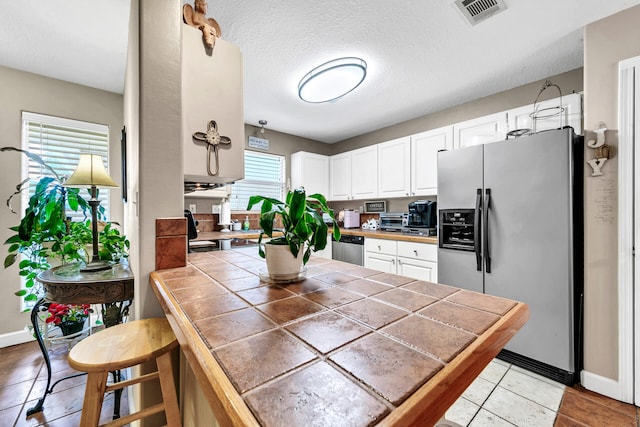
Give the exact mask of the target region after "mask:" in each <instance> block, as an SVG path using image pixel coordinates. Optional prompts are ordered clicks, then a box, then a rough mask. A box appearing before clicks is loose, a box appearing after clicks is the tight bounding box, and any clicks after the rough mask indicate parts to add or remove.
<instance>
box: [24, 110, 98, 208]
mask: <svg viewBox="0 0 640 427" xmlns="http://www.w3.org/2000/svg"><path fill="white" fill-rule="evenodd" d="M22 148H23V149H24V150H28V151H30V152H32V153H35V154H37V155H39V156H40V157H42V159H43V160H44V161H45V163H47V164H48V165H49V166H51V167H52V168H53V169H54V170H55V171H56V172H57V173H58V174H59V175H60V176H62V177H65V178H68V177H69V176H71V174H72V173H73V171H74V170H75V169H76V166H77V165H78V160H79V158H80V154H99V155H100V156H102V159H103V161H104V163H105V168H106V169H107V171H108V170H109V128H108V127H107V126H105V125H100V124H95V123H87V122H81V121H77V120H70V119H63V118H60V117H53V116H45V115H42V114H34V113H27V112H23V113H22ZM25 159H26V157H25ZM25 162H26V163H25V164H26V165H27V167H25V168H23V177H22V179H26V178H30V180H31V182H36V181H37V180H39V179H40V178H41V177H43V176H52V173H51V172H50V171H49V170H47V169H46V168H44V167H43V166H41V165H39V164H38V163H36V162H33V161H30V160H29V161H27V160H25ZM33 191H34V188H33V186H32V187H31V188H30V189H29V196H30V195H31V194H33ZM80 194H81V195H82V196H83V197H84V198H85V199H87V200H88V199H89V197H90V196H89V193H88V192H84V191H81V193H80ZM25 197H28V195H25ZM98 198H99V199H100V206H101V207H104V209H105V215H106V217H107V218H109V190H106V189H100V191H99V195H98ZM69 215H70V216H71V217H72V218H73V219H74V220H76V219H77V220H82V219H83V217H82V215H81V214H78V213H75V212H73V211H71V210H70V211H69Z"/></svg>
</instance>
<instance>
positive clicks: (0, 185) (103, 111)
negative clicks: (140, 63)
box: [0, 66, 123, 342]
mask: <svg viewBox="0 0 640 427" xmlns="http://www.w3.org/2000/svg"><path fill="white" fill-rule="evenodd" d="M0 94H2V95H1V96H0V135H2V143H1V144H0V146H13V147H18V148H19V147H21V144H22V142H21V141H22V140H21V128H22V118H21V113H22V111H29V112H33V113H41V114H48V115H52V116H58V117H65V118H70V119H75V120H83V121H88V122H94V123H101V124H105V125H107V126H109V135H110V141H109V143H110V159H109V164H110V169H109V172H110V175H111V177H112V178H113V179H114V180H115V181H116V182H117V183H120V180H121V174H120V129H121V128H122V123H123V119H122V114H123V113H122V95H118V94H115V93H111V92H105V91H101V90H97V89H91V88H88V87H85V86H80V85H76V84H72V83H67V82H64V81H61V80H55V79H50V78H47V77H42V76H38V75H35V74H31V73H25V72H22V71H18V70H14V69H11V68H6V67H1V66H0ZM21 161H22V157H21V155H19V154H18V153H11V152H9V153H1V154H0V170H2V173H1V174H0V199H2V207H0V224H2V226H1V227H0V240H2V242H4V241H5V240H6V239H7V238H8V237H9V235H10V233H11V232H10V231H9V230H8V227H10V226H13V225H17V224H18V222H19V221H20V217H18V216H17V215H14V214H12V213H11V212H10V211H9V209H8V208H6V207H5V206H4V201H5V200H6V199H7V198H8V197H9V196H10V195H11V193H13V192H14V191H15V187H16V185H17V184H19V183H20V181H22V179H21ZM120 194H121V193H120V190H119V189H116V190H114V191H112V193H111V201H110V202H111V209H112V217H111V219H112V220H113V221H118V222H120V223H122V222H123V217H122V201H121V198H120ZM19 202H20V201H19V198H17V199H15V200H13V202H12V205H13V206H14V209H16V211H18V208H20V203H19ZM20 211H22V209H20ZM6 248H7V247H6V246H4V247H3V251H2V254H3V255H2V259H4V257H5V255H6V251H5V249H6ZM0 284H1V285H0V312H1V313H2V317H1V321H0V338H2V335H3V334H8V333H12V332H16V331H21V330H22V328H23V327H24V326H25V325H26V324H27V323H28V315H27V314H22V315H19V314H18V313H19V311H20V299H19V298H18V297H16V296H14V295H13V293H14V292H15V291H17V290H18V289H20V280H19V277H18V269H17V268H16V266H15V265H14V266H12V267H11V268H9V269H5V268H0ZM0 342H1V341H0Z"/></svg>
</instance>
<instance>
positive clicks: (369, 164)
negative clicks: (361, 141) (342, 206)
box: [351, 145, 378, 199]
mask: <svg viewBox="0 0 640 427" xmlns="http://www.w3.org/2000/svg"><path fill="white" fill-rule="evenodd" d="M351 196H352V198H353V199H367V198H372V197H378V147H377V146H376V145H371V146H369V147H364V148H360V149H358V150H353V151H351Z"/></svg>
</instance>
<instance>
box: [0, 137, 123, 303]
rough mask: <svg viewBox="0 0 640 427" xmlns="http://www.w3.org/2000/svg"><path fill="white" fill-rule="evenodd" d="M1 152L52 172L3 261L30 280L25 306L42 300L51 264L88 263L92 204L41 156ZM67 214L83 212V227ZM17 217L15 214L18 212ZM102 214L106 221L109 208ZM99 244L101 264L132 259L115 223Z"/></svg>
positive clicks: (42, 180) (37, 191) (32, 201)
mask: <svg viewBox="0 0 640 427" xmlns="http://www.w3.org/2000/svg"><path fill="white" fill-rule="evenodd" d="M0 151H17V152H21V153H23V154H25V155H26V156H27V157H28V158H29V159H30V160H32V161H35V162H37V163H39V164H41V165H42V166H44V167H45V168H46V169H47V170H49V171H50V173H51V175H52V176H43V177H42V178H40V179H39V180H38V182H37V183H36V185H35V190H34V193H33V195H32V196H31V197H30V198H29V202H28V204H27V206H26V208H25V210H24V215H23V216H22V218H21V219H20V222H19V224H18V225H16V226H13V227H10V229H11V230H12V231H14V232H15V234H14V235H12V236H10V237H9V238H8V239H7V240H6V241H5V244H6V245H9V249H8V254H7V256H6V258H5V259H4V267H5V268H8V267H9V266H11V265H13V264H15V262H16V261H18V260H19V259H20V256H22V259H21V260H20V261H19V264H18V266H19V274H20V276H22V277H24V279H25V289H21V290H19V291H17V292H16V295H18V296H21V297H23V298H24V300H25V301H36V300H37V299H38V298H39V297H40V296H42V289H41V286H39V284H38V282H37V280H36V277H37V275H38V274H39V273H40V272H42V271H44V270H47V269H49V268H51V266H52V264H62V265H64V264H70V263H73V262H77V263H80V262H88V261H89V253H88V251H87V250H86V247H87V245H90V244H91V242H92V229H91V221H90V220H88V219H87V214H86V211H87V209H88V207H89V204H88V202H87V201H86V200H85V199H84V198H83V197H82V196H81V195H80V190H79V189H77V188H66V187H64V185H63V183H62V182H63V177H61V176H60V175H59V174H58V173H57V172H56V171H55V170H54V169H53V168H51V167H50V166H49V165H48V164H47V163H46V162H45V161H44V160H42V158H41V157H40V156H38V155H37V154H33V153H30V152H28V151H25V150H20V149H18V148H14V147H2V148H1V149H0ZM27 182H28V181H26V180H25V181H23V182H21V183H20V184H18V185H17V186H16V192H15V193H13V194H12V195H11V197H9V199H8V200H7V206H8V207H9V208H10V209H11V200H12V199H13V197H15V196H16V195H20V194H21V193H22V191H24V190H25V188H26V184H27ZM67 209H70V210H71V211H75V212H81V213H82V214H83V216H84V218H85V219H84V220H83V221H71V220H70V218H68V217H67V215H66V213H67ZM11 211H12V212H14V213H15V211H14V210H13V209H11ZM99 214H100V215H101V216H102V215H104V208H102V207H99ZM101 228H102V230H101V231H100V235H99V241H100V243H101V248H100V251H99V256H100V259H103V260H105V261H110V262H119V261H120V260H121V259H123V258H126V257H127V252H128V249H129V241H128V240H127V238H126V237H125V236H124V235H122V234H120V231H119V230H118V229H117V228H115V227H113V225H112V224H111V223H104V224H103V226H102V227H101Z"/></svg>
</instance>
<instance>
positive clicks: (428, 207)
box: [409, 200, 438, 228]
mask: <svg viewBox="0 0 640 427" xmlns="http://www.w3.org/2000/svg"><path fill="white" fill-rule="evenodd" d="M437 223H438V203H437V202H434V201H431V200H416V201H415V202H411V203H409V227H415V228H435V227H436V226H437Z"/></svg>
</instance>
